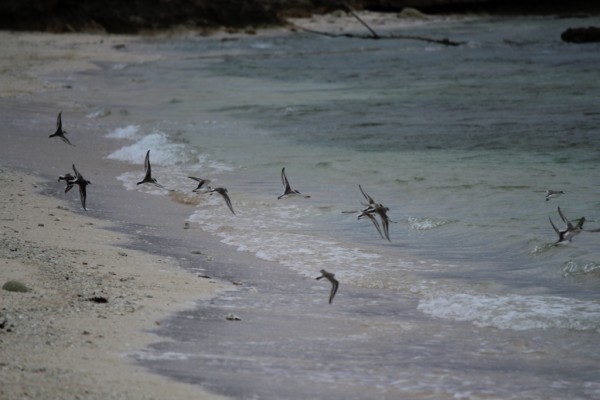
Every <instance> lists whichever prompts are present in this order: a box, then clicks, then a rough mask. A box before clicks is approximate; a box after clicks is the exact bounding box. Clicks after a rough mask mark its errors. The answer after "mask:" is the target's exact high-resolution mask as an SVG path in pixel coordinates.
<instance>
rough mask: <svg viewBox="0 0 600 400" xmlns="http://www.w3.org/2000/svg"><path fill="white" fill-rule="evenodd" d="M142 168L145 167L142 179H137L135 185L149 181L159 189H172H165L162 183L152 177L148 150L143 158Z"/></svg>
mask: <svg viewBox="0 0 600 400" xmlns="http://www.w3.org/2000/svg"><path fill="white" fill-rule="evenodd" d="M144 168H145V169H146V175H144V179H142V180H141V181H139V182H138V183H137V185H141V184H142V183H150V184H152V185H154V186H157V187H159V188H161V189H164V190H168V191H170V192H172V191H173V190H172V189H167V188H166V187H164V186H163V185H161V184H160V183H158V182H157V181H156V179H154V178H153V177H152V167H151V166H150V150H148V151H147V152H146V158H145V159H144Z"/></svg>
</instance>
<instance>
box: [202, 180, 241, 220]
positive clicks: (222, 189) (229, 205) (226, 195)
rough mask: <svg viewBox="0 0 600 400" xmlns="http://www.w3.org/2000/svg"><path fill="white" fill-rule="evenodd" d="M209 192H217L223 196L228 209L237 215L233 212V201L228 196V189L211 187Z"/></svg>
mask: <svg viewBox="0 0 600 400" xmlns="http://www.w3.org/2000/svg"><path fill="white" fill-rule="evenodd" d="M208 191H209V193H210V194H213V193H215V192H216V193H219V194H220V195H221V196H223V198H224V199H225V202H226V203H227V207H229V209H230V210H231V212H232V213H233V214H234V215H235V211H233V206H232V205H231V199H230V198H229V195H228V194H227V189H225V188H223V187H218V188H214V189H213V188H211V187H210V186H209V187H208Z"/></svg>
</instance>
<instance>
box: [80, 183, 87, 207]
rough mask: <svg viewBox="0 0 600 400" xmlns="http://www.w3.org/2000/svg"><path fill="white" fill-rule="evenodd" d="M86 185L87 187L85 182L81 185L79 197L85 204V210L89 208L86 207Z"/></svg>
mask: <svg viewBox="0 0 600 400" xmlns="http://www.w3.org/2000/svg"><path fill="white" fill-rule="evenodd" d="M85 187H86V185H85V183H84V184H80V185H79V197H80V198H81V205H82V206H83V209H84V210H85V211H87V209H86V208H85V198H86V189H85Z"/></svg>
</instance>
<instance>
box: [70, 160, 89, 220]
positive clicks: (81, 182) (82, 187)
mask: <svg viewBox="0 0 600 400" xmlns="http://www.w3.org/2000/svg"><path fill="white" fill-rule="evenodd" d="M73 172H75V179H73V180H68V181H67V185H68V186H67V188H66V189H65V193H66V192H68V191H69V190H71V188H72V187H73V185H77V186H79V197H80V198H81V205H82V206H83V209H84V210H85V211H87V209H86V208H85V198H86V186H87V185H90V184H91V183H92V182H90V181H88V180H86V179H85V178H84V177H83V175H81V174H80V173H79V171H77V168H75V164H73Z"/></svg>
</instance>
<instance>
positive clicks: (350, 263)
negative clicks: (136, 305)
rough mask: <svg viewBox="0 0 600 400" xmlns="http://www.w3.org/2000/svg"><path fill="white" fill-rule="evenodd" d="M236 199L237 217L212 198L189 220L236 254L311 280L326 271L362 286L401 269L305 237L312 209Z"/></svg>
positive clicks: (364, 252)
mask: <svg viewBox="0 0 600 400" xmlns="http://www.w3.org/2000/svg"><path fill="white" fill-rule="evenodd" d="M234 195H235V194H232V201H233V206H234V208H235V209H236V215H235V216H234V215H232V214H231V213H230V212H229V210H227V207H225V205H224V203H223V201H222V199H221V198H219V197H217V198H215V197H216V196H213V200H215V201H214V202H213V201H211V202H210V203H209V202H206V203H203V204H202V205H201V206H200V208H198V209H197V210H196V211H195V212H194V214H193V215H192V216H190V218H189V219H188V220H189V221H190V222H198V224H199V227H200V228H201V229H203V230H205V231H207V232H210V233H214V234H216V235H217V236H219V237H221V239H222V240H221V241H222V242H223V243H225V244H227V245H230V246H234V247H235V248H236V249H237V250H238V251H247V252H250V253H252V254H254V255H255V256H256V257H257V258H259V259H262V260H265V261H271V262H277V263H279V264H281V265H284V266H287V267H290V268H292V269H293V270H295V271H296V272H298V273H300V274H302V275H305V276H311V277H312V276H313V275H314V274H315V271H317V272H318V271H319V270H320V269H321V268H328V269H331V270H333V271H335V272H336V274H339V275H340V276H344V279H345V280H346V281H349V280H351V281H355V280H356V279H359V280H363V279H364V278H365V276H367V275H368V274H369V271H371V272H372V271H373V270H374V269H378V268H384V267H385V268H392V267H394V268H395V267H397V265H398V264H399V263H401V261H396V260H394V262H393V263H392V264H393V265H388V264H387V262H388V261H389V260H388V261H384V260H383V259H382V256H380V255H379V254H376V253H374V252H370V251H367V250H366V249H362V248H360V247H359V246H356V244H354V243H352V244H349V243H342V242H339V241H336V240H331V239H324V238H322V237H319V236H318V235H312V234H306V233H305V231H306V224H305V223H304V222H301V219H302V218H305V217H307V216H310V215H312V213H314V212H315V210H314V208H313V207H312V206H302V207H301V206H298V205H295V204H281V203H272V204H269V205H264V204H263V203H262V202H259V203H256V204H255V205H254V206H252V205H251V204H248V203H240V204H236V197H234ZM236 206H237V208H236ZM233 227H235V228H233ZM357 266H360V268H357Z"/></svg>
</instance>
